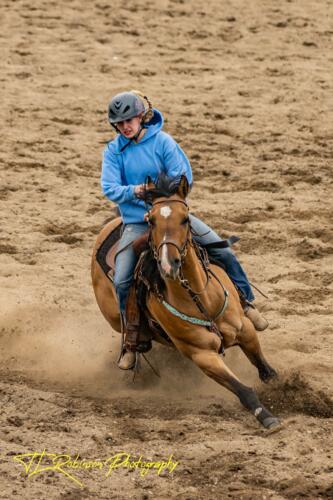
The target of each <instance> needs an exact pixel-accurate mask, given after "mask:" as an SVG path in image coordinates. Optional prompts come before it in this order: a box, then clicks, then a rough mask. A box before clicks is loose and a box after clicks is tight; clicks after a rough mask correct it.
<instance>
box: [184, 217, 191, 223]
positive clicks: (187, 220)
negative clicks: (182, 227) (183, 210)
mask: <svg viewBox="0 0 333 500" xmlns="http://www.w3.org/2000/svg"><path fill="white" fill-rule="evenodd" d="M189 222H190V218H189V217H188V216H186V217H185V218H184V219H183V220H182V224H188V223H189Z"/></svg>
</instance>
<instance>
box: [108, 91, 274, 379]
mask: <svg viewBox="0 0 333 500" xmlns="http://www.w3.org/2000/svg"><path fill="white" fill-rule="evenodd" d="M108 117H109V122H110V124H111V126H112V127H113V128H114V129H115V130H116V131H117V133H118V135H117V136H116V138H115V139H114V140H112V141H110V142H109V143H108V144H107V146H106V147H105V150H104V155H103V164H102V176H101V184H102V190H103V193H104V194H105V196H106V197H107V198H109V199H110V200H112V201H113V202H115V203H116V204H117V205H118V207H119V210H120V213H121V217H122V220H123V223H124V231H123V234H122V237H121V239H120V242H119V249H118V253H117V256H116V261H115V274H114V280H113V281H114V287H115V290H116V294H117V297H118V302H119V309H120V313H121V317H122V324H123V327H124V329H125V347H126V317H125V306H126V300H127V296H128V292H129V289H130V286H131V283H132V280H133V273H134V268H135V264H136V261H137V257H136V256H135V253H134V250H133V248H132V245H131V243H132V242H133V241H134V240H135V239H136V238H137V237H138V236H140V235H141V234H143V233H144V232H145V231H146V230H147V228H148V224H147V222H146V220H145V212H146V206H145V203H144V201H143V200H142V199H140V198H141V197H142V195H143V193H144V189H145V180H146V178H147V176H150V177H151V178H152V179H156V178H157V176H158V174H160V173H161V172H164V173H165V174H166V175H168V176H169V177H176V176H180V175H181V174H184V175H186V177H187V180H188V182H189V184H190V185H192V170H191V165H190V162H189V160H188V158H187V156H186V155H185V153H184V152H183V150H182V149H181V148H180V146H179V145H178V144H177V142H176V141H175V140H174V139H173V138H172V137H171V136H170V135H169V134H167V133H166V132H164V131H163V130H162V128H163V117H162V114H161V112H160V111H158V110H157V109H155V108H153V107H152V104H151V102H150V100H149V99H148V98H147V97H146V96H143V95H142V94H141V93H140V92H137V91H131V92H123V93H120V94H117V95H116V96H114V97H113V99H112V100H111V101H110V104H109V108H108ZM190 220H191V226H192V229H193V230H194V234H195V236H194V239H195V240H196V241H197V242H198V243H199V244H200V243H202V244H207V243H212V242H216V241H220V240H221V238H220V237H219V236H218V235H217V234H216V233H215V232H214V231H213V230H212V229H211V228H210V227H209V226H207V225H206V224H205V223H204V222H202V221H201V220H200V219H198V218H197V217H195V216H194V215H191V216H190ZM209 254H210V255H211V256H212V257H213V258H214V260H216V261H218V262H220V263H221V264H222V266H223V267H224V268H225V270H226V272H227V274H228V275H229V277H230V278H231V279H232V281H233V282H234V283H235V284H236V286H237V287H238V288H239V290H240V291H241V293H242V294H243V296H244V297H245V299H246V301H247V305H246V307H245V314H246V315H247V316H248V317H249V319H250V320H251V321H252V323H253V324H254V326H255V328H256V329H257V330H259V331H261V330H264V329H265V328H267V326H268V323H267V321H266V320H265V319H264V318H263V317H262V316H261V314H260V313H259V311H258V309H256V308H255V307H254V305H253V304H252V302H253V300H254V295H253V292H252V290H251V286H250V284H249V281H248V279H247V276H246V274H245V272H244V270H243V269H242V267H241V265H240V263H239V261H238V260H237V258H236V257H235V255H234V253H233V252H232V251H231V250H230V248H211V249H210V250H209ZM135 359H136V354H135V352H132V351H131V350H129V348H127V349H125V350H124V351H123V353H122V357H121V359H120V361H119V363H118V366H119V367H120V368H122V369H125V370H126V369H131V368H133V366H134V364H135Z"/></svg>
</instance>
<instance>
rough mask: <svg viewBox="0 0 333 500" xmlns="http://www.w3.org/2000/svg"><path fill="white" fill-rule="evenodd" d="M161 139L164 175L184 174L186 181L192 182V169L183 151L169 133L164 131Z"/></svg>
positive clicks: (175, 175)
mask: <svg viewBox="0 0 333 500" xmlns="http://www.w3.org/2000/svg"><path fill="white" fill-rule="evenodd" d="M162 141H163V143H162V152H163V159H162V160H163V165H164V168H165V173H166V175H168V176H169V177H177V176H179V175H186V177H187V180H188V182H189V183H190V184H192V169H191V165H190V162H189V160H188V158H187V156H186V155H185V153H184V151H183V150H182V149H181V147H180V146H179V144H177V142H176V141H175V140H174V139H173V138H172V137H171V136H170V135H169V134H166V133H164V134H163V136H162Z"/></svg>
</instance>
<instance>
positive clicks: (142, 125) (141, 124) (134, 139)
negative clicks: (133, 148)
mask: <svg viewBox="0 0 333 500" xmlns="http://www.w3.org/2000/svg"><path fill="white" fill-rule="evenodd" d="M114 128H115V129H116V130H117V131H118V132H119V130H118V129H117V127H116V126H115V125H114ZM144 128H146V127H145V126H144V124H143V122H141V123H140V128H139V131H138V132H137V133H136V134H135V135H134V136H133V137H131V139H130V140H129V141H128V142H127V143H126V144H125V145H124V146H123V147H122V148H121V149H120V152H121V153H122V152H123V151H125V149H126V148H127V146H129V145H130V144H131V142H132V141H136V140H137V139H138V137H139V135H140V134H141V132H142V130H143V129H144Z"/></svg>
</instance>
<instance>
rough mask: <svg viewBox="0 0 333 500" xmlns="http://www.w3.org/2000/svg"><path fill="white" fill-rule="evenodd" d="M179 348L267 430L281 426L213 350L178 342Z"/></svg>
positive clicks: (251, 390) (249, 388) (253, 392)
mask: <svg viewBox="0 0 333 500" xmlns="http://www.w3.org/2000/svg"><path fill="white" fill-rule="evenodd" d="M175 343H176V346H177V348H178V349H179V350H180V351H181V352H182V353H183V354H185V356H187V357H189V358H190V359H191V360H192V361H193V362H194V363H195V364H196V365H197V366H198V367H199V368H200V369H201V370H202V371H203V372H204V373H205V374H206V375H208V376H209V377H210V378H212V379H213V380H215V381H216V382H218V383H219V384H221V385H223V386H224V387H226V388H227V389H229V390H230V391H232V392H233V393H234V394H235V395H236V396H238V398H239V399H240V401H241V403H242V404H243V405H244V406H245V408H246V409H247V410H249V411H250V412H251V413H253V415H254V416H255V417H256V418H257V420H258V421H259V422H260V423H261V424H262V425H263V426H264V427H266V428H267V429H270V428H272V427H275V426H277V425H278V424H279V420H278V418H277V417H275V416H274V415H272V414H271V413H270V412H269V411H268V410H267V409H266V408H265V407H264V405H262V404H261V403H260V401H259V399H258V396H257V394H256V392H255V390H254V389H252V388H251V387H247V386H246V385H244V384H242V383H241V382H240V381H239V379H238V378H237V377H236V376H235V375H234V374H233V373H232V371H231V370H230V369H229V368H228V367H227V366H226V364H225V363H224V361H223V360H222V358H221V356H219V355H218V354H217V352H216V351H213V350H205V349H199V348H197V347H194V346H192V345H189V344H185V343H183V342H179V341H176V342H175Z"/></svg>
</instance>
